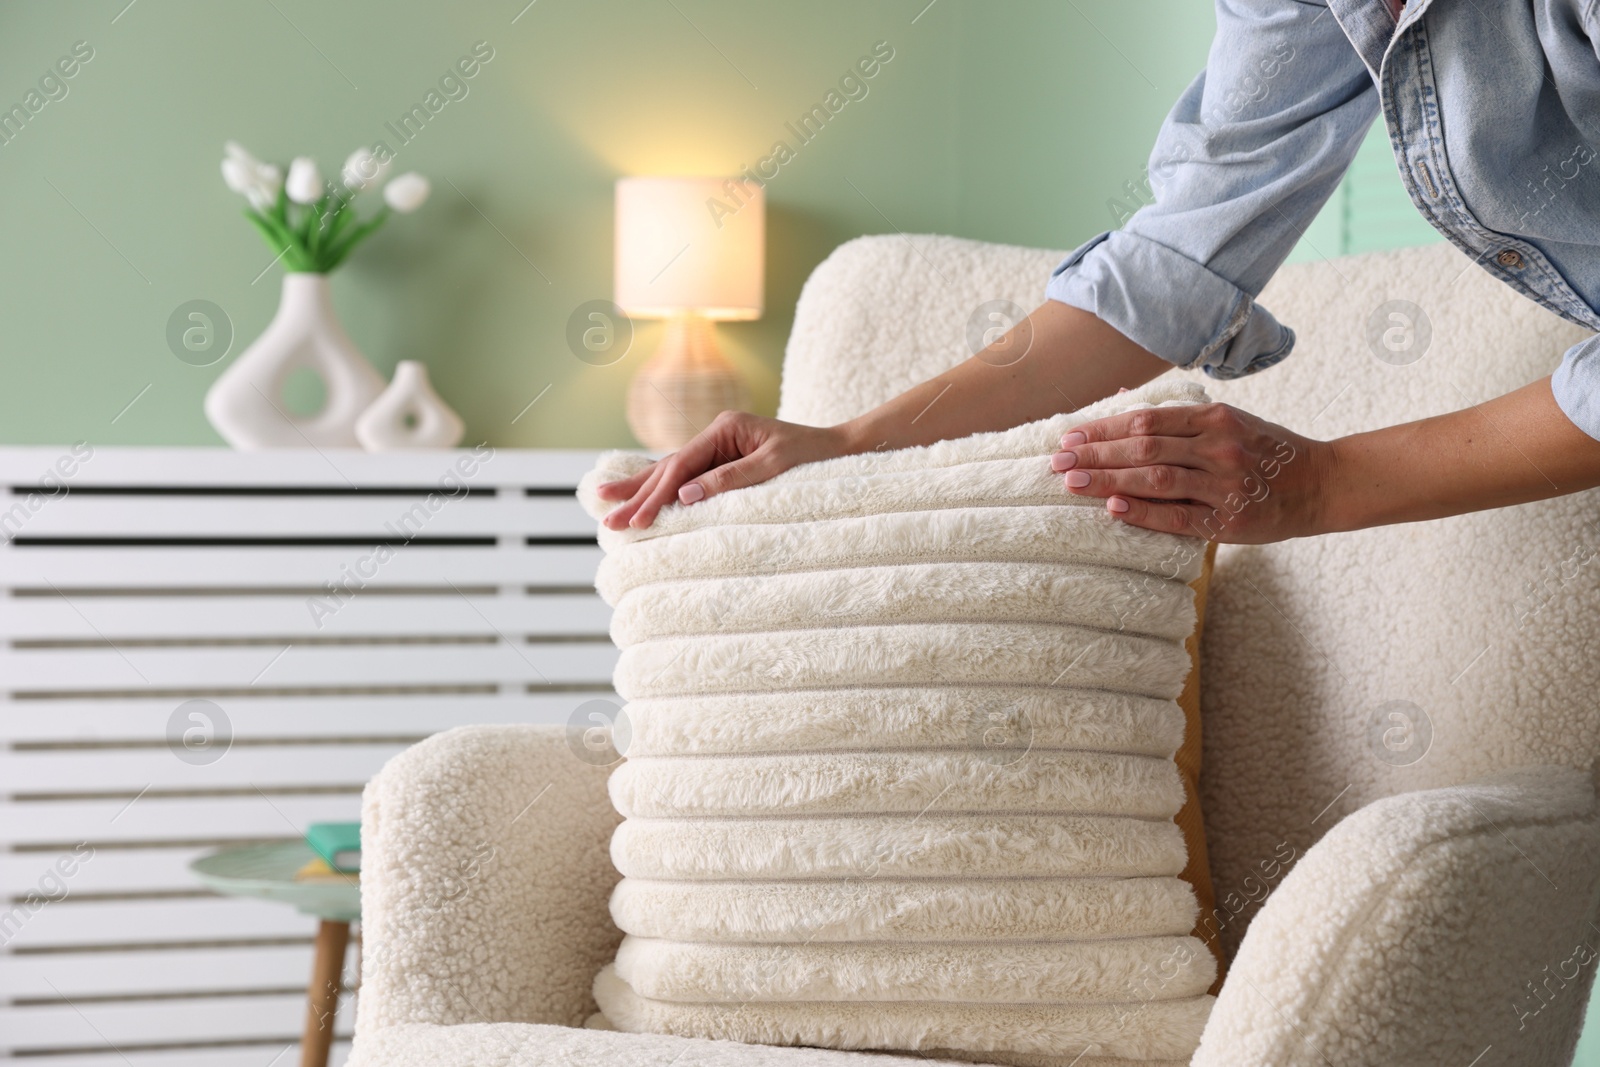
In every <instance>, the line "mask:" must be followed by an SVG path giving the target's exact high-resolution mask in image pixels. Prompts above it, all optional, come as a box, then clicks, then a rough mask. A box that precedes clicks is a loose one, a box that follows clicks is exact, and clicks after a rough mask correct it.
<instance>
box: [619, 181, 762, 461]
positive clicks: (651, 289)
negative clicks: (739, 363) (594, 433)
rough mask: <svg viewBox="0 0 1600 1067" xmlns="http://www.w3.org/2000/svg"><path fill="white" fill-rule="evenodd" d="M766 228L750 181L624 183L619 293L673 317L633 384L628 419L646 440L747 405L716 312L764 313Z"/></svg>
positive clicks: (731, 315)
mask: <svg viewBox="0 0 1600 1067" xmlns="http://www.w3.org/2000/svg"><path fill="white" fill-rule="evenodd" d="M766 229H767V224H766V199H765V197H764V196H763V195H762V191H761V187H760V186H759V185H756V184H754V183H752V182H743V181H740V180H739V179H737V178H623V179H621V180H619V181H618V182H617V216H616V234H617V236H616V242H617V243H616V263H615V279H614V283H615V292H614V293H613V298H614V299H615V301H616V303H617V306H618V307H619V308H621V309H622V311H623V313H624V314H626V315H628V316H630V317H632V318H641V319H666V320H667V326H666V329H665V331H663V333H662V337H661V346H660V347H659V348H657V349H656V351H655V354H654V355H652V356H651V357H650V359H649V361H648V362H646V363H645V365H644V366H642V367H640V368H639V372H638V373H637V374H635V375H634V377H633V382H632V383H631V384H630V385H629V387H628V425H629V427H631V428H632V430H633V434H634V436H635V437H637V438H638V439H639V440H640V441H641V442H643V443H644V445H645V446H646V447H648V448H653V449H656V450H658V451H662V452H668V451H671V450H673V449H675V448H678V447H680V446H681V445H683V444H685V443H686V442H688V440H689V439H690V438H692V437H693V436H694V435H695V434H697V433H699V432H700V431H701V430H703V429H705V428H706V426H708V425H710V423H711V420H712V419H714V418H716V417H717V415H718V413H720V412H723V411H728V410H738V409H742V408H744V407H746V406H747V405H748V404H749V392H748V390H746V389H745V386H744V382H743V381H742V380H741V379H740V377H739V373H738V371H736V370H734V369H733V367H732V366H730V365H729V363H728V361H727V360H726V359H724V358H723V356H722V353H721V352H720V351H718V349H717V339H716V333H715V330H714V328H713V327H712V324H711V320H714V319H735V320H736V319H745V320H748V319H757V318H760V317H761V289H762V283H763V275H764V273H765V272H764V270H763V263H764V260H765V257H766V247H765V246H766Z"/></svg>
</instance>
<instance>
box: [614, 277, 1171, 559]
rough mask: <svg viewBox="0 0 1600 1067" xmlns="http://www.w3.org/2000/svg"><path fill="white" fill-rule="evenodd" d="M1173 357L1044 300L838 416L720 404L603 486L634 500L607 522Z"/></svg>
mask: <svg viewBox="0 0 1600 1067" xmlns="http://www.w3.org/2000/svg"><path fill="white" fill-rule="evenodd" d="M1171 368H1172V364H1170V363H1168V362H1167V361H1166V360H1163V359H1160V358H1159V357H1157V356H1154V355H1151V354H1150V353H1149V352H1146V351H1145V350H1144V349H1142V348H1140V347H1139V346H1138V345H1136V344H1134V343H1133V342H1132V341H1130V340H1128V339H1127V338H1126V337H1124V336H1123V335H1122V334H1120V333H1118V332H1117V331H1116V330H1115V329H1113V328H1112V327H1110V326H1108V325H1106V324H1105V323H1104V322H1102V321H1101V320H1100V319H1098V318H1096V317H1095V316H1094V315H1092V314H1090V313H1089V312H1087V311H1080V310H1079V309H1077V308H1074V307H1069V306H1067V305H1066V304H1061V303H1057V302H1055V301H1053V300H1052V301H1046V302H1045V304H1044V305H1043V306H1041V307H1040V308H1038V309H1037V310H1035V311H1034V312H1033V314H1031V315H1029V316H1028V317H1027V318H1026V319H1024V320H1023V321H1022V322H1021V323H1019V324H1017V325H1016V326H1015V327H1013V328H1012V329H1011V331H1010V332H1008V333H1007V334H1006V335H1005V336H1004V337H1002V338H1000V339H999V340H998V341H996V342H995V343H994V344H992V345H990V346H989V347H988V348H986V349H984V350H983V351H982V352H980V353H979V354H978V355H976V356H973V357H972V358H971V359H969V360H967V361H966V362H964V363H962V364H960V365H959V366H957V367H955V368H954V369H952V370H949V371H946V372H945V373H944V374H941V375H939V376H938V377H936V378H933V379H930V380H929V381H926V382H923V383H922V384H920V385H916V386H913V387H911V388H910V389H907V390H906V391H905V392H904V393H901V394H900V395H899V396H897V397H895V398H894V399H892V400H889V401H887V402H886V403H884V404H881V405H880V406H878V407H876V408H874V409H873V410H871V411H869V412H867V413H866V414H865V415H862V416H860V417H859V418H855V419H852V420H850V421H849V422H845V423H841V424H840V425H838V426H833V427H811V426H798V425H795V424H794V423H788V422H780V421H778V420H777V419H767V418H762V417H761V416H758V415H749V414H744V413H742V412H724V413H723V414H722V415H720V416H718V417H717V419H716V421H715V422H713V423H712V424H711V425H710V426H709V427H707V428H706V429H705V430H704V431H703V432H701V433H700V434H699V435H698V436H696V437H695V438H694V440H692V441H690V442H689V443H688V444H687V445H685V446H684V447H683V448H681V449H679V450H678V451H677V452H674V453H673V454H672V455H670V456H668V457H667V458H666V459H663V460H662V461H660V462H659V463H656V464H653V465H652V466H650V467H647V468H646V469H645V470H643V471H641V472H640V473H639V474H637V475H635V476H634V477H632V478H629V479H627V480H625V481H620V482H611V483H608V484H607V485H603V486H601V487H600V490H599V492H600V495H601V497H602V498H605V499H611V500H622V499H626V500H627V502H626V503H624V504H623V505H621V506H620V507H618V508H616V509H614V510H613V511H612V512H611V513H610V514H609V515H607V516H606V518H605V523H606V525H607V526H609V527H610V528H611V529H613V530H620V529H622V527H623V526H625V525H626V526H633V527H634V528H636V529H642V528H644V527H646V526H649V525H650V524H651V523H652V522H654V521H655V517H656V513H657V512H658V511H660V510H661V508H662V507H664V506H665V505H666V504H667V503H668V502H670V501H672V500H673V499H679V500H682V501H683V502H684V503H686V504H692V503H694V502H696V501H698V500H702V499H704V498H706V497H709V496H714V495H716V494H717V493H721V492H725V491H727V490H729V489H737V488H740V487H741V486H745V485H754V484H756V483H758V482H763V481H766V480H767V479H768V478H771V477H772V476H773V475H775V474H778V473H781V472H782V471H785V470H788V469H789V468H790V467H793V466H796V465H798V464H801V463H809V462H812V461H814V460H819V459H829V458H832V457H834V456H844V455H850V454H852V453H856V452H868V451H872V450H874V449H879V448H906V447H909V446H911V445H925V444H931V443H932V442H934V441H942V440H945V439H946V438H951V437H965V436H967V435H968V434H974V433H982V432H984V431H986V430H1004V429H1009V428H1010V427H1012V426H1018V425H1021V424H1022V423H1025V422H1032V421H1034V420H1035V419H1042V418H1046V417H1047V416H1050V415H1053V414H1055V413H1056V412H1060V411H1073V410H1076V409H1077V408H1080V407H1083V406H1084V405H1086V404H1091V403H1093V402H1094V401H1096V400H1099V399H1101V398H1102V397H1106V396H1110V395H1111V394H1112V393H1115V392H1116V391H1117V390H1118V389H1122V388H1132V387H1134V386H1136V385H1141V384H1143V383H1145V382H1147V381H1149V380H1150V379H1152V378H1154V377H1155V376H1156V375H1158V374H1160V373H1161V372H1163V371H1166V370H1170V369H1171Z"/></svg>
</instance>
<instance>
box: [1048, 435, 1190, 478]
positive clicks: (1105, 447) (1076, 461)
mask: <svg viewBox="0 0 1600 1067" xmlns="http://www.w3.org/2000/svg"><path fill="white" fill-rule="evenodd" d="M1067 436H1068V437H1070V436H1072V435H1071V434H1068V435H1067ZM1062 440H1063V441H1065V440H1066V438H1062ZM1199 442H1200V438H1197V437H1130V438H1126V439H1124V440H1118V441H1101V442H1099V443H1095V444H1089V443H1082V442H1076V441H1075V442H1073V443H1072V444H1071V445H1066V444H1063V445H1062V450H1061V451H1060V452H1057V453H1056V454H1055V455H1053V456H1051V457H1050V469H1051V470H1053V471H1055V472H1056V473H1057V474H1063V473H1065V472H1067V471H1070V470H1077V469H1087V470H1095V469H1100V470H1104V469H1110V468H1116V467H1149V466H1153V465H1155V464H1157V463H1164V464H1166V465H1168V466H1172V467H1192V468H1194V469H1196V470H1208V469H1210V465H1209V464H1207V463H1206V462H1205V461H1204V460H1203V459H1202V458H1201V456H1200V452H1201V447H1200V445H1199Z"/></svg>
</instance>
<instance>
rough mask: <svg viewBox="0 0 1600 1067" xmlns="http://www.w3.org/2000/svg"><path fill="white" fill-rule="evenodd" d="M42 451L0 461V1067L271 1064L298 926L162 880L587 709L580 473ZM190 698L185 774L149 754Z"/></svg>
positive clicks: (294, 1032)
mask: <svg viewBox="0 0 1600 1067" xmlns="http://www.w3.org/2000/svg"><path fill="white" fill-rule="evenodd" d="M69 455H70V450H68V449H65V448H63V449H41V448H29V449H0V537H3V538H4V540H3V542H0V597H3V600H0V901H3V905H0V946H3V948H0V1059H4V1060H7V1061H10V1060H13V1059H14V1060H17V1061H19V1062H20V1061H22V1060H23V1059H27V1060H29V1061H32V1062H48V1063H50V1064H51V1065H52V1067H113V1065H118V1064H128V1065H131V1067H146V1065H152V1067H153V1065H155V1064H158V1063H159V1064H162V1065H168V1064H170V1065H175V1067H186V1065H189V1064H194V1065H199V1064H206V1065H208V1067H231V1065H234V1064H239V1065H244V1064H250V1065H253V1067H260V1065H263V1064H266V1063H268V1062H269V1061H272V1060H273V1057H274V1056H276V1055H278V1053H279V1052H281V1051H282V1050H283V1049H284V1048H285V1047H286V1046H292V1045H293V1044H294V1043H295V1042H296V1038H297V1036H298V1033H299V1028H300V1024H301V1019H302V1012H303V1011H304V993H303V986H304V984H305V982H306V980H307V978H308V976H309V974H310V967H311V948H310V943H311V936H312V933H313V930H314V920H311V919H309V918H307V917H305V916H302V915H300V914H298V913H297V912H295V911H293V910H292V909H290V908H287V907H285V906H282V905H278V904H271V903H264V902H256V901H249V900H238V899H231V898H223V897H216V896H212V895H209V894H208V893H206V892H204V891H202V890H201V889H200V888H199V887H198V883H197V882H196V881H195V880H194V879H193V878H192V876H191V875H190V874H189V872H188V869H187V865H188V863H189V861H190V860H192V859H193V858H194V857H196V856H198V855H200V854H202V853H203V852H205V851H207V850H208V849H210V848H213V847H216V846H217V845H221V844H226V843H230V842H244V841H263V840H279V839H287V838H292V837H295V836H297V835H298V834H299V832H300V831H301V830H302V829H303V828H304V827H305V825H306V824H307V823H309V822H313V821H319V820H328V819H354V818H356V817H357V816H358V813H359V808H360V790H361V786H362V784H363V783H364V782H365V781H366V780H367V779H368V778H369V777H371V775H372V774H373V773H374V772H375V771H376V770H377V769H378V768H379V767H381V766H382V765H383V763H384V761H385V760H387V759H389V758H390V757H391V756H393V755H394V754H395V753H397V752H399V751H401V750H402V749H404V748H405V747H406V746H407V745H410V744H413V743H415V742H416V741H418V740H420V739H422V738H424V737H426V736H427V735H429V734H431V733H434V732H436V731H438V730H441V729H445V728H448V727H450V726H455V725H459V724H463V723H495V722H565V721H567V718H568V716H569V715H571V714H572V712H573V711H574V709H576V707H577V706H578V705H579V704H581V703H582V702H584V701H586V700H590V699H593V698H594V697H596V696H609V695H610V677H611V668H612V666H613V664H614V662H615V650H614V649H613V648H612V646H611V644H610V642H609V641H608V640H607V639H606V628H607V626H608V624H609V611H608V609H607V608H606V607H605V605H604V604H602V603H601V602H600V600H599V598H598V597H597V596H596V595H595V594H594V592H593V579H594V569H595V566H596V565H597V564H598V562H599V553H598V550H597V549H596V548H595V546H594V538H593V526H592V524H591V522H590V521H589V520H588V519H587V517H585V516H584V515H583V513H582V512H581V511H580V510H579V508H578V507H577V505H576V503H575V502H574V501H573V499H572V489H573V486H574V485H575V484H576V482H577V478H578V476H579V475H580V474H582V472H583V471H585V470H587V469H588V468H589V467H590V466H591V465H592V463H593V459H594V457H593V455H592V454H591V453H577V452H568V453H561V452H542V453H535V452H510V451H499V452H495V453H493V454H492V455H491V456H488V457H487V458H485V457H483V456H481V455H480V456H476V457H475V456H473V454H472V453H467V452H461V453H415V454H392V455H366V454H362V453H354V452H342V451H329V452H324V453H321V454H318V453H313V452H305V453H301V452H286V453H264V454H241V453H234V452H228V451H224V450H220V449H135V448H128V449H97V450H95V451H94V453H93V454H92V455H91V456H89V457H88V458H87V459H86V460H85V459H83V458H81V456H80V457H79V458H78V459H77V461H76V462H75V463H73V464H70V466H72V467H74V469H73V471H72V473H71V475H70V476H68V477H65V478H64V479H60V480H61V481H64V482H65V485H66V489H65V490H62V489H60V488H58V487H54V488H53V487H52V486H53V485H55V484H56V480H55V479H50V480H48V481H47V480H46V475H45V472H46V471H48V470H50V469H51V468H52V467H55V466H56V464H57V463H58V461H59V460H62V458H63V457H66V456H69ZM463 464H464V465H465V466H466V467H468V468H471V473H470V474H465V475H464V474H463V471H462V466H459V465H463ZM57 469H58V470H59V469H61V468H57ZM42 486H43V488H41V487H42ZM380 545H382V546H384V547H383V548H382V549H380V547H379V546H380ZM335 588H342V590H343V591H342V592H338V593H335V592H334V589H335ZM319 605H320V607H319ZM190 699H205V700H210V701H213V702H214V703H215V704H216V705H218V706H219V707H221V708H222V710H223V712H224V713H225V714H226V716H227V719H228V726H229V732H230V733H231V744H230V746H229V747H227V748H226V751H225V752H224V753H223V754H222V755H221V756H220V758H217V759H215V760H214V761H213V762H209V763H201V764H196V763H193V762H186V761H185V760H183V759H180V758H179V757H178V755H177V754H175V753H174V751H173V750H172V748H171V747H170V746H169V742H168V724H169V719H170V718H171V717H172V715H173V712H174V711H175V709H176V708H177V707H178V706H179V705H180V704H182V703H183V702H184V701H186V700H190ZM84 843H87V845H88V846H89V847H92V848H93V850H94V852H93V856H92V858H91V859H89V860H88V861H86V862H82V863H81V864H79V865H78V866H77V869H76V871H75V872H74V873H73V874H72V875H71V876H70V877H68V878H65V879H63V880H61V882H60V883H58V882H57V881H56V880H55V879H54V878H53V876H52V875H51V874H50V873H49V872H50V871H51V869H52V867H53V865H55V864H57V862H58V861H59V860H61V859H62V858H63V857H64V856H68V855H70V854H71V853H72V852H73V850H74V849H75V848H81V846H82V845H83V844H84ZM58 884H59V885H61V886H62V887H63V888H57V887H58ZM41 888H43V889H44V890H46V891H47V892H49V893H51V894H52V895H56V896H60V894H61V893H62V892H64V893H65V895H64V896H61V898H60V899H58V900H55V901H53V902H51V903H48V904H46V905H45V906H44V907H42V908H40V909H38V910H36V911H31V912H30V910H29V909H28V908H27V907H25V906H23V902H24V901H25V899H26V898H27V897H28V896H29V894H30V893H35V892H37V891H39V890H40V889H41ZM352 956H354V951H352ZM350 967H351V970H350V973H351V974H352V975H353V973H354V961H353V959H352V961H351V964H350ZM352 1015H353V1013H352V1012H351V1011H350V1010H349V1008H348V1007H347V1008H346V1009H345V1010H344V1011H342V1012H341V1032H342V1033H348V1027H349V1021H350V1018H351V1017H352ZM113 1046H115V1047H113ZM346 1050H347V1043H343V1042H341V1043H340V1044H339V1045H336V1046H335V1052H334V1062H335V1063H338V1062H341V1061H342V1058H343V1056H344V1054H345V1052H346ZM40 1056H44V1057H45V1059H43V1060H40V1059H36V1058H35V1057H40ZM296 1057H297V1052H296V1050H295V1049H294V1048H292V1047H290V1048H289V1051H288V1052H286V1053H284V1055H283V1056H282V1058H281V1059H279V1060H278V1061H277V1062H279V1063H288V1062H295V1059H296Z"/></svg>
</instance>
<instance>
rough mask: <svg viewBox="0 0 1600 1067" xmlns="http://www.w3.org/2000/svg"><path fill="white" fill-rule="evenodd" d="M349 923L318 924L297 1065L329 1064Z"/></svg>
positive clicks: (326, 920) (328, 921)
mask: <svg viewBox="0 0 1600 1067" xmlns="http://www.w3.org/2000/svg"><path fill="white" fill-rule="evenodd" d="M349 944H350V924H349V923H342V922H333V921H331V920H328V919H323V920H322V924H321V925H320V926H318V927H317V955H316V959H315V960H314V961H313V963H312V965H311V986H310V988H309V989H308V990H307V993H306V1029H305V1033H304V1034H303V1035H302V1036H301V1038H300V1067H328V1050H329V1048H331V1047H332V1046H333V1017H334V1013H336V1012H337V1011H338V1010H339V983H340V980H341V979H342V978H343V977H344V953H345V949H346V948H347V947H348V946H349Z"/></svg>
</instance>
